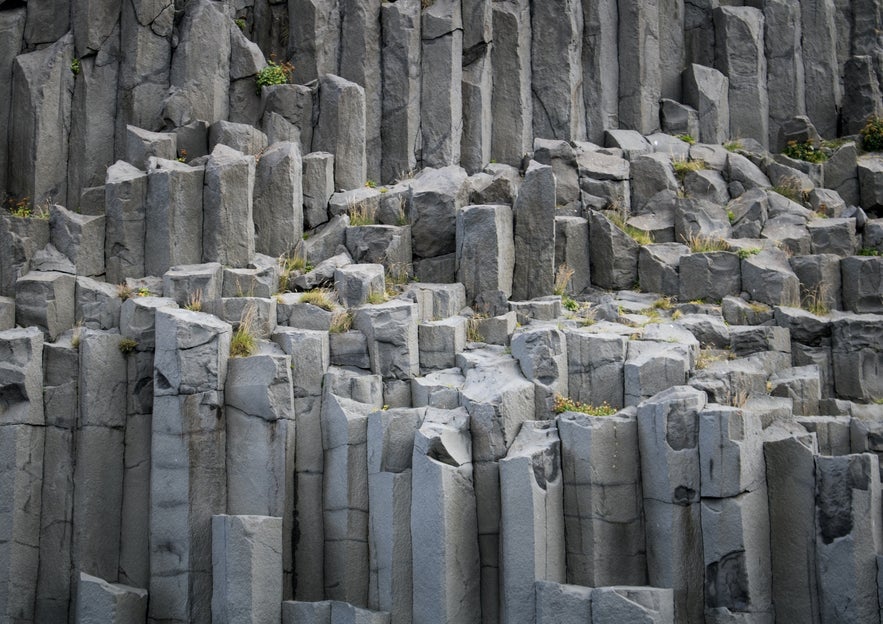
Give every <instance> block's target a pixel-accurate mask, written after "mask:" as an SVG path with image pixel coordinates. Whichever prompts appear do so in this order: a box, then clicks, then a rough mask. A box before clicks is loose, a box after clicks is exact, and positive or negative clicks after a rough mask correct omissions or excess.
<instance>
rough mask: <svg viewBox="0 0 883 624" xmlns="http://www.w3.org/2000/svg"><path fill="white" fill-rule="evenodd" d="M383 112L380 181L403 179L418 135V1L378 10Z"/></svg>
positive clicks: (413, 162)
mask: <svg viewBox="0 0 883 624" xmlns="http://www.w3.org/2000/svg"><path fill="white" fill-rule="evenodd" d="M380 21H381V29H380V30H381V33H382V36H383V43H382V49H381V58H382V60H383V111H382V118H381V124H380V140H381V145H382V149H381V154H382V160H381V164H380V180H381V181H383V182H390V181H392V180H395V179H398V178H403V177H405V174H406V173H407V172H408V171H411V170H412V169H414V168H415V167H416V166H417V137H418V135H419V133H420V70H421V63H420V51H421V47H422V46H421V43H420V23H421V11H420V0H399V1H398V2H385V3H382V5H381V7H380Z"/></svg>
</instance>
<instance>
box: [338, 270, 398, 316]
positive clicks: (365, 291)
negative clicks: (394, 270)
mask: <svg viewBox="0 0 883 624" xmlns="http://www.w3.org/2000/svg"><path fill="white" fill-rule="evenodd" d="M385 288H386V286H385V273H384V271H383V265H381V264H350V265H347V266H345V267H341V268H339V269H337V270H336V271H334V289H335V290H336V291H337V296H338V297H339V298H340V302H341V303H342V304H343V305H344V306H346V307H348V308H354V307H357V306H360V305H362V304H363V303H366V302H368V300H369V299H371V297H372V296H375V297H377V296H383V293H384V291H385Z"/></svg>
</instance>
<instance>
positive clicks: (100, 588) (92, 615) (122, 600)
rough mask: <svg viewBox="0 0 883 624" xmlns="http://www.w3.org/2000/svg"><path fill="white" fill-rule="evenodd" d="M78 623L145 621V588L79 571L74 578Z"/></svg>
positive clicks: (115, 623)
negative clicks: (112, 581)
mask: <svg viewBox="0 0 883 624" xmlns="http://www.w3.org/2000/svg"><path fill="white" fill-rule="evenodd" d="M76 604H77V614H76V622H77V624H98V622H112V623H113V624H123V623H124V622H145V621H146V618H147V590H146V589H141V588H138V587H130V586H128V585H120V584H117V583H108V582H107V581H105V580H103V579H101V578H98V577H95V576H91V575H89V574H86V573H85V572H80V576H79V578H78V579H77V602H76Z"/></svg>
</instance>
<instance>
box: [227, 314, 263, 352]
mask: <svg viewBox="0 0 883 624" xmlns="http://www.w3.org/2000/svg"><path fill="white" fill-rule="evenodd" d="M256 314H257V313H256V312H255V308H254V306H248V308H246V310H245V312H243V313H242V316H241V317H240V319H239V325H238V326H237V327H236V330H235V331H234V332H233V337H232V338H230V357H248V356H250V355H254V354H255V352H256V351H257V350H258V344H257V339H256V338H255V336H254V334H253V333H252V328H253V326H254V321H255V316H256Z"/></svg>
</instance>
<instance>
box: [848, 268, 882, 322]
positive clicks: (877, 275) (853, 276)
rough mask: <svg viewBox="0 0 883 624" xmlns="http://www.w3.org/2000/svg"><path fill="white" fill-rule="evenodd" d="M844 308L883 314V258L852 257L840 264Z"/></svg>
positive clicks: (858, 311)
mask: <svg viewBox="0 0 883 624" xmlns="http://www.w3.org/2000/svg"><path fill="white" fill-rule="evenodd" d="M840 273H841V276H842V280H843V281H842V283H843V307H844V308H845V309H847V310H851V311H853V312H857V313H860V314H862V313H872V314H881V313H883V258H881V257H879V256H876V257H875V256H852V257H849V258H844V259H843V260H842V261H841V262H840Z"/></svg>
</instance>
